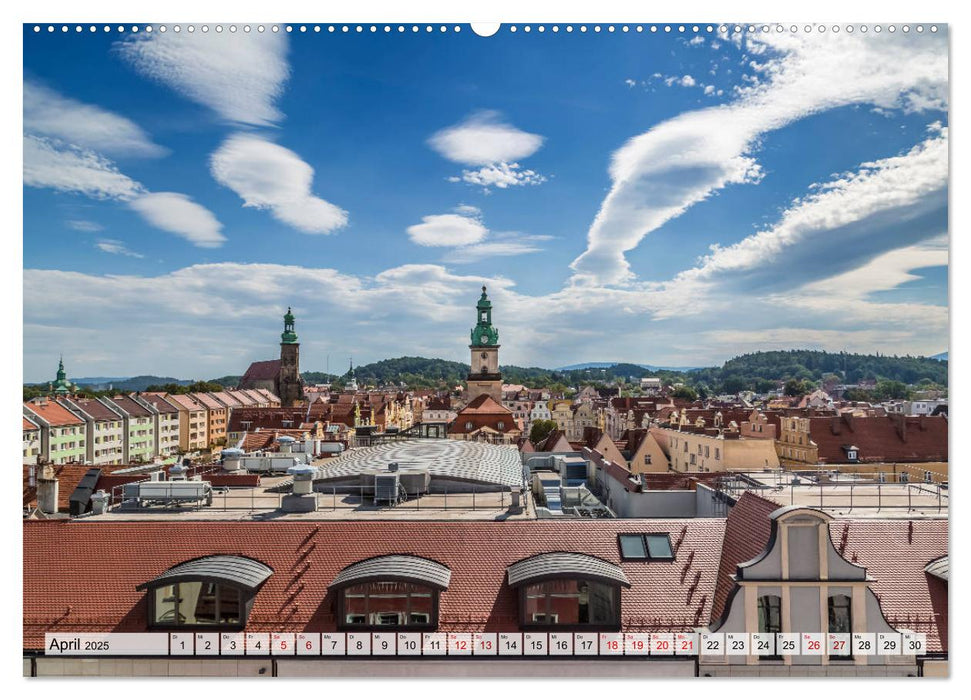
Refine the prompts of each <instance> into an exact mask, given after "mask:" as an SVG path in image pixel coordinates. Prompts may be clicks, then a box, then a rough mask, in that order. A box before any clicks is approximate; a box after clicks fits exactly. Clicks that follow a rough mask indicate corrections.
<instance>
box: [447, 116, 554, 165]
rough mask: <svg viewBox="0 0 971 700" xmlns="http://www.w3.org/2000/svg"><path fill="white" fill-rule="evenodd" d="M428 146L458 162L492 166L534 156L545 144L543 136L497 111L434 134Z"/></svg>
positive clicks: (472, 117) (471, 118)
mask: <svg viewBox="0 0 971 700" xmlns="http://www.w3.org/2000/svg"><path fill="white" fill-rule="evenodd" d="M428 143H429V145H430V146H431V147H432V148H433V149H434V150H435V151H436V152H437V153H439V154H440V155H442V156H444V157H445V158H447V159H448V160H451V161H453V162H455V163H462V164H463V165H491V164H493V163H501V162H509V161H515V160H520V159H522V158H527V157H529V156H531V155H533V154H534V153H535V152H536V151H538V150H539V149H540V147H541V146H542V145H543V137H542V136H540V135H539V134H530V133H527V132H525V131H522V130H521V129H517V128H516V127H514V126H512V125H511V124H506V123H504V122H502V121H501V117H500V115H499V113H498V112H477V113H475V114H473V115H471V116H470V117H468V118H467V119H466V120H465V121H464V122H462V123H461V124H456V125H455V126H450V127H448V128H447V129H442V130H441V131H439V132H437V133H435V134H433V135H432V137H431V138H430V139H429V140H428Z"/></svg>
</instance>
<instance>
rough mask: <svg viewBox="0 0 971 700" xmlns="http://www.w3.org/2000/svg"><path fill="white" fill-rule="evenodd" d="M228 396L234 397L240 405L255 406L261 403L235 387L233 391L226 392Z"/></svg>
mask: <svg viewBox="0 0 971 700" xmlns="http://www.w3.org/2000/svg"><path fill="white" fill-rule="evenodd" d="M228 393H229V395H230V396H232V397H233V398H234V399H236V400H237V401H238V402H239V403H240V405H241V406H255V405H256V404H257V403H262V402H259V401H257V400H256V399H254V398H253V397H252V396H250V395H249V394H248V393H247V392H245V391H242V390H240V389H237V390H235V391H230V392H228Z"/></svg>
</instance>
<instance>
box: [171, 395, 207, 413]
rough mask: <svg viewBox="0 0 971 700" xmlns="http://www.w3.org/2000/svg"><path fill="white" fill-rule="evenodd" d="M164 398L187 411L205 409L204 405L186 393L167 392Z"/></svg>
mask: <svg viewBox="0 0 971 700" xmlns="http://www.w3.org/2000/svg"><path fill="white" fill-rule="evenodd" d="M165 398H166V400H167V401H168V402H169V403H171V404H172V405H173V406H177V407H178V408H180V409H181V408H184V409H186V410H189V411H204V410H206V407H205V406H203V405H202V404H201V403H199V402H198V401H196V400H195V399H194V398H192V397H191V396H189V395H188V394H169V395H168V396H166V397H165Z"/></svg>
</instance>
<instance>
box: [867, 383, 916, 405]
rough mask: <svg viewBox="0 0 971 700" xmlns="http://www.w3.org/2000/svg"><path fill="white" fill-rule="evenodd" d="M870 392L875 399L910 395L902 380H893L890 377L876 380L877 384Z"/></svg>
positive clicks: (886, 399) (885, 399)
mask: <svg viewBox="0 0 971 700" xmlns="http://www.w3.org/2000/svg"><path fill="white" fill-rule="evenodd" d="M872 393H873V398H874V399H875V400H876V401H888V400H890V399H906V398H908V397H909V395H910V392H909V391H908V390H907V385H906V384H904V383H903V382H898V381H894V380H892V379H881V380H880V381H879V382H877V386H876V388H874V390H873V392H872Z"/></svg>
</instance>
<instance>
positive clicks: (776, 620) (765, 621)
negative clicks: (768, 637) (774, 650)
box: [758, 595, 782, 659]
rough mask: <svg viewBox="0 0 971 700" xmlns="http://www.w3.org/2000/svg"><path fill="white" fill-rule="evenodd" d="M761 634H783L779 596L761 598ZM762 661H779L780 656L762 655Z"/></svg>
mask: <svg viewBox="0 0 971 700" xmlns="http://www.w3.org/2000/svg"><path fill="white" fill-rule="evenodd" d="M758 606H759V632H767V633H769V634H779V633H780V632H782V599H781V598H779V596H777V595H764V596H760V597H759V602H758ZM759 658H760V659H779V658H781V657H780V656H779V655H778V654H761V655H759Z"/></svg>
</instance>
